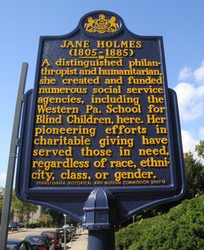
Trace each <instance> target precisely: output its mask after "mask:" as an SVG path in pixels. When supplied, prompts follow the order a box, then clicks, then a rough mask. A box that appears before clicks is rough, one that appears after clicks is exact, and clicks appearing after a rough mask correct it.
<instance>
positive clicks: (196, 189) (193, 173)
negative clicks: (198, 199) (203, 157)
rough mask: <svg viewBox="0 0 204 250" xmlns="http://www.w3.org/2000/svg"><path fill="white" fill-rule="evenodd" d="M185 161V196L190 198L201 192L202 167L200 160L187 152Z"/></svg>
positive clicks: (203, 173) (202, 185)
mask: <svg viewBox="0 0 204 250" xmlns="http://www.w3.org/2000/svg"><path fill="white" fill-rule="evenodd" d="M184 161H185V172H186V185H187V187H186V196H185V197H186V198H188V199H190V198H193V197H195V195H197V194H199V193H201V191H202V190H203V188H204V167H203V165H202V164H201V162H200V161H197V160H195V159H194V158H193V154H192V153H189V154H188V155H187V156H186V158H185V159H184Z"/></svg>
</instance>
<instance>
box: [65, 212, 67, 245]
mask: <svg viewBox="0 0 204 250" xmlns="http://www.w3.org/2000/svg"><path fill="white" fill-rule="evenodd" d="M66 224H67V216H66V214H64V250H66V249H67V229H66Z"/></svg>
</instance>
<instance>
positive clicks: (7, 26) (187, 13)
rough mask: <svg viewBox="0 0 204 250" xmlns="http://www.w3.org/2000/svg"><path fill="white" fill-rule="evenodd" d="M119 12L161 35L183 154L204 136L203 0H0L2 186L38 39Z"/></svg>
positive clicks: (140, 31)
mask: <svg viewBox="0 0 204 250" xmlns="http://www.w3.org/2000/svg"><path fill="white" fill-rule="evenodd" d="M96 10H107V11H112V12H114V13H116V14H118V15H119V16H120V17H121V18H122V19H123V20H124V22H125V25H126V27H127V28H128V29H129V30H130V31H131V32H133V33H134V34H137V35H142V36H162V37H163V41H164V50H165V61H166V70H167V79H168V87H169V88H172V89H175V91H176V92H177V97H178V102H179V112H180V122H181V130H182V131H181V132H182V141H183V151H184V152H189V151H191V152H194V151H195V145H196V144H198V143H199V141H200V140H203V139H204V108H203V107H204V29H203V24H204V15H203V10H204V1H203V0H196V1H195V0H179V1H178V0H165V1H164V0H154V1H152V0H142V1H141V0H126V1H124V0H117V1H116V0H102V1H97V0H86V1H85V0H74V1H69V0H60V1H59V0H52V1H50V0H35V1H34V0H29V1H26V0H21V1H12V0H7V1H3V0H0V34H1V36H0V60H1V65H0V80H1V91H0V115H1V119H0V187H4V186H5V181H6V174H7V167H8V160H9V154H10V153H9V152H10V142H11V135H12V127H13V121H14V113H15V107H16V99H17V91H18V85H19V79H20V72H21V67H22V63H23V62H27V63H28V74H27V80H26V91H27V90H29V89H32V88H33V86H34V78H35V69H36V61H37V53H38V44H39V37H40V36H46V35H52V36H58V35H65V34H68V33H70V32H72V31H73V30H74V29H75V28H76V27H77V25H78V23H79V20H80V19H81V17H82V16H84V15H85V14H87V13H89V12H91V11H96Z"/></svg>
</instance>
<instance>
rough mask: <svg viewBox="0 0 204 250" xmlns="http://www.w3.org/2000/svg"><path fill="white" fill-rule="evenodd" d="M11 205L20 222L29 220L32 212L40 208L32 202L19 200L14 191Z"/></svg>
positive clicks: (12, 211)
mask: <svg viewBox="0 0 204 250" xmlns="http://www.w3.org/2000/svg"><path fill="white" fill-rule="evenodd" d="M11 207H12V209H11V213H13V215H14V214H15V215H16V217H17V218H18V222H23V221H27V222H28V221H29V219H30V216H31V214H32V213H35V212H36V211H37V209H38V206H36V205H34V204H32V203H28V202H23V201H21V200H19V199H18V198H17V197H16V195H15V193H14V192H13V195H12V203H11Z"/></svg>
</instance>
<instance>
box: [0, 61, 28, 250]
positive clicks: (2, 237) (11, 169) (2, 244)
mask: <svg viewBox="0 0 204 250" xmlns="http://www.w3.org/2000/svg"><path fill="white" fill-rule="evenodd" d="M27 68H28V64H27V63H23V64H22V68H21V77H20V81H19V87H18V94H17V101H16V109H15V116H14V122H13V130H12V136H11V144H10V152H9V159H8V169H7V178H6V186H5V193H4V203H3V208H2V215H1V229H0V249H1V250H5V249H6V242H7V234H8V221H9V214H10V206H11V195H12V190H13V178H14V173H15V162H16V150H17V146H18V132H19V125H20V119H21V108H22V102H23V95H24V90H25V82H26V76H27Z"/></svg>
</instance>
